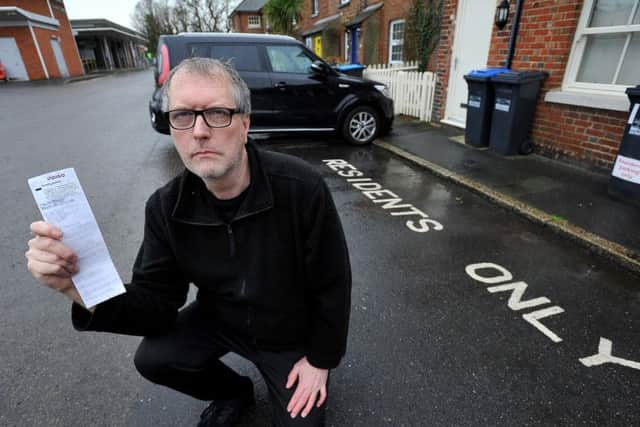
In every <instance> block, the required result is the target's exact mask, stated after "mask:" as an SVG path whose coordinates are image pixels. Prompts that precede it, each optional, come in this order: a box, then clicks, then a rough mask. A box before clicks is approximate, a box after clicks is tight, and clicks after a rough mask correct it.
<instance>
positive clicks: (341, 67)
mask: <svg viewBox="0 0 640 427" xmlns="http://www.w3.org/2000/svg"><path fill="white" fill-rule="evenodd" d="M363 68H367V67H365V66H364V65H361V64H342V65H337V66H336V70H338V71H351V70H362V69H363Z"/></svg>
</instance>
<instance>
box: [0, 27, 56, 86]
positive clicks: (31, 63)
mask: <svg viewBox="0 0 640 427" xmlns="http://www.w3.org/2000/svg"><path fill="white" fill-rule="evenodd" d="M0 37H13V38H15V40H16V44H17V45H18V50H19V51H20V56H22V62H24V68H25V69H26V70H27V75H28V76H29V79H30V80H39V79H45V78H46V75H45V73H44V70H43V69H42V65H41V64H40V58H39V57H38V52H37V50H36V46H35V44H34V43H33V38H32V37H31V32H29V28H28V27H0Z"/></svg>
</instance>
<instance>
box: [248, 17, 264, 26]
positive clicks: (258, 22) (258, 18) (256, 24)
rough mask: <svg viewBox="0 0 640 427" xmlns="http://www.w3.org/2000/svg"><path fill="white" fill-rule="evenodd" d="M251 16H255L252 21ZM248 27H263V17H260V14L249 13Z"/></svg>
mask: <svg viewBox="0 0 640 427" xmlns="http://www.w3.org/2000/svg"><path fill="white" fill-rule="evenodd" d="M251 18H254V21H257V22H253V23H251ZM247 28H262V19H260V15H249V16H248V17H247Z"/></svg>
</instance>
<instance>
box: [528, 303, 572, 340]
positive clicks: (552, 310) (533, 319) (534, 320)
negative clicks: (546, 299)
mask: <svg viewBox="0 0 640 427" xmlns="http://www.w3.org/2000/svg"><path fill="white" fill-rule="evenodd" d="M560 313H564V309H563V308H562V307H558V306H557V305H554V306H553V307H547V308H543V309H541V310H536V311H532V312H531V313H525V314H523V315H522V318H523V319H524V320H526V321H527V322H529V323H531V324H532V325H533V327H534V328H536V329H537V330H539V331H540V332H542V333H543V334H545V335H546V336H547V338H549V339H550V340H551V341H553V342H561V341H562V338H560V337H559V336H557V335H556V334H555V333H553V331H551V330H550V329H549V328H547V327H546V326H544V325H543V324H542V323H540V322H539V321H538V320H539V319H544V318H545V317H549V316H553V315H554V314H560Z"/></svg>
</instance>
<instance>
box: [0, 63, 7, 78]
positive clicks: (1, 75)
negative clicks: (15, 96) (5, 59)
mask: <svg viewBox="0 0 640 427" xmlns="http://www.w3.org/2000/svg"><path fill="white" fill-rule="evenodd" d="M6 79H7V73H5V72H4V66H3V65H2V62H0V80H6Z"/></svg>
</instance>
